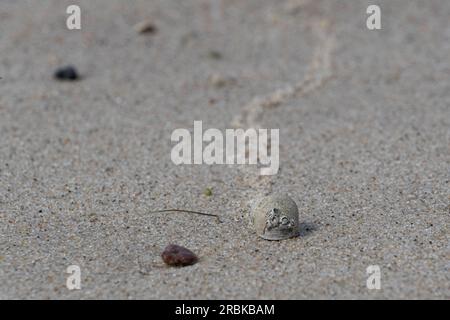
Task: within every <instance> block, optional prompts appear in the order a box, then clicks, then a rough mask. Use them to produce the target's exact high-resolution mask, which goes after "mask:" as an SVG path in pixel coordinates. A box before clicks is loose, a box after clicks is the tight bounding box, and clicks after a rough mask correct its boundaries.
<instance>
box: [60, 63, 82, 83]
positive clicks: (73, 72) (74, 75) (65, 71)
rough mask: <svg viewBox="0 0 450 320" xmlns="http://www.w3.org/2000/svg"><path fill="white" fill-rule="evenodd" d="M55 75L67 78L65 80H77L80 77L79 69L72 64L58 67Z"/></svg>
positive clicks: (62, 78)
mask: <svg viewBox="0 0 450 320" xmlns="http://www.w3.org/2000/svg"><path fill="white" fill-rule="evenodd" d="M54 77H55V79H58V80H65V81H75V80H78V79H79V78H80V76H79V75H78V71H77V69H75V67H72V66H66V67H62V68H59V69H57V70H56V71H55V74H54Z"/></svg>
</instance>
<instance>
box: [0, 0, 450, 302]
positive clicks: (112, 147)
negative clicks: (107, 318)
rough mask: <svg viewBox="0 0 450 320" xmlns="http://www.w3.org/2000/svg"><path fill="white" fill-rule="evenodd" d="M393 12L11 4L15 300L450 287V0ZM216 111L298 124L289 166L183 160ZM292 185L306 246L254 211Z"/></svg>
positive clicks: (239, 122) (4, 90) (1, 46)
mask: <svg viewBox="0 0 450 320" xmlns="http://www.w3.org/2000/svg"><path fill="white" fill-rule="evenodd" d="M374 3H375V2H374V1H366V0H363V1H356V0H355V1H353V0H348V1H334V0H311V1H308V0H297V1H296V0H282V1H281V0H280V1H274V0H245V1H239V0H183V1H167V0H151V1H150V0H149V1H145V0H129V1H120V0H83V1H79V0H71V1H66V0H64V1H61V0H59V1H57V0H41V1H39V2H37V1H32V0H21V1H11V0H0V31H1V33H0V77H1V79H0V299H450V262H449V261H450V259H449V258H450V241H449V240H450V237H449V235H450V232H449V230H450V182H449V181H450V20H449V17H450V2H449V1H448V0H429V1H419V0H397V1H387V0H377V1H376V4H378V5H379V6H380V7H381V12H382V15H381V21H382V29H381V30H368V29H367V27H366V19H367V17H368V15H367V14H366V8H367V7H368V6H369V5H370V4H374ZM73 4H76V5H79V6H80V8H81V26H82V28H81V30H68V29H67V27H66V19H67V17H68V15H67V14H66V8H67V6H69V5H73ZM142 21H150V22H151V23H152V24H154V26H155V30H152V32H147V33H139V32H137V30H136V27H135V26H136V24H138V23H142ZM65 65H73V66H75V67H76V69H77V70H78V72H79V74H80V76H81V78H80V79H79V80H78V81H58V80H56V79H54V77H53V74H54V72H55V70H57V69H58V68H59V67H62V66H65ZM198 120H199V121H202V122H203V127H204V129H207V128H217V129H219V130H225V129H227V128H269V129H270V128H276V129H279V133H280V137H279V140H280V141H279V161H280V163H279V171H278V173H277V174H276V175H268V176H263V175H260V174H259V168H258V167H257V166H255V165H207V164H201V165H175V164H174V163H173V161H172V160H171V150H172V148H173V146H174V143H173V142H171V134H172V132H173V131H174V130H175V129H177V128H186V129H188V130H192V129H193V126H194V121H198ZM274 193H284V194H288V195H289V196H290V197H291V198H292V199H294V201H295V202H296V203H297V206H298V208H299V212H300V216H299V221H300V236H299V237H297V238H292V239H289V240H283V241H267V240H264V239H261V238H259V237H258V236H257V235H256V233H255V231H254V230H253V228H252V225H251V224H250V223H249V219H248V215H249V210H250V208H251V205H252V203H253V201H254V199H256V198H258V197H260V196H263V195H268V194H274ZM170 208H178V209H188V210H195V211H201V212H206V213H210V214H216V215H218V216H220V220H221V222H218V221H217V220H216V219H214V218H212V217H209V216H200V215H195V214H189V213H182V212H173V213H151V212H152V211H155V210H161V209H170ZM172 243H174V244H178V245H181V246H184V247H186V248H189V249H190V250H192V251H193V252H195V253H196V254H197V256H198V258H199V261H198V263H196V264H195V265H192V266H187V267H181V268H173V267H169V266H166V265H165V264H164V262H163V261H162V259H161V256H160V255H161V252H162V250H163V249H164V248H165V247H166V246H167V245H169V244H172ZM70 265H77V266H79V267H80V270H81V289H80V290H69V289H68V288H67V286H66V281H67V277H68V276H69V275H68V273H66V270H67V267H69V266H70ZM371 265H376V266H379V268H380V270H381V289H380V290H369V289H368V288H367V285H366V281H367V279H368V277H369V275H368V274H367V272H366V270H367V267H368V266H371Z"/></svg>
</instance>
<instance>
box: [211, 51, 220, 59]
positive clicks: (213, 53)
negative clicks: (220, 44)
mask: <svg viewBox="0 0 450 320" xmlns="http://www.w3.org/2000/svg"><path fill="white" fill-rule="evenodd" d="M208 57H209V58H210V59H213V60H221V59H222V53H220V51H216V50H211V51H209V52H208Z"/></svg>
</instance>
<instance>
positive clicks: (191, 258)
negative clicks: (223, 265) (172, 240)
mask: <svg viewBox="0 0 450 320" xmlns="http://www.w3.org/2000/svg"><path fill="white" fill-rule="evenodd" d="M161 258H162V259H163V261H164V262H165V263H166V264H167V265H169V266H175V267H184V266H190V265H193V264H195V263H197V261H198V258H197V256H196V255H195V254H194V253H193V252H192V251H191V250H189V249H186V248H184V247H181V246H178V245H176V244H170V245H168V246H167V247H166V248H165V249H164V251H163V252H162V253H161Z"/></svg>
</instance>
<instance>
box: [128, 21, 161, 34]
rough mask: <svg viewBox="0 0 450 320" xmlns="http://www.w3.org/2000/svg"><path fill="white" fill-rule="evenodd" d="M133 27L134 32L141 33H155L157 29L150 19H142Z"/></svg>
mask: <svg viewBox="0 0 450 320" xmlns="http://www.w3.org/2000/svg"><path fill="white" fill-rule="evenodd" d="M134 29H135V30H136V32H138V33H141V34H144V33H149V34H153V33H156V31H157V30H158V28H157V27H156V25H155V24H154V23H153V22H152V21H150V20H144V21H141V22H139V23H138V24H136V25H135V26H134Z"/></svg>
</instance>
